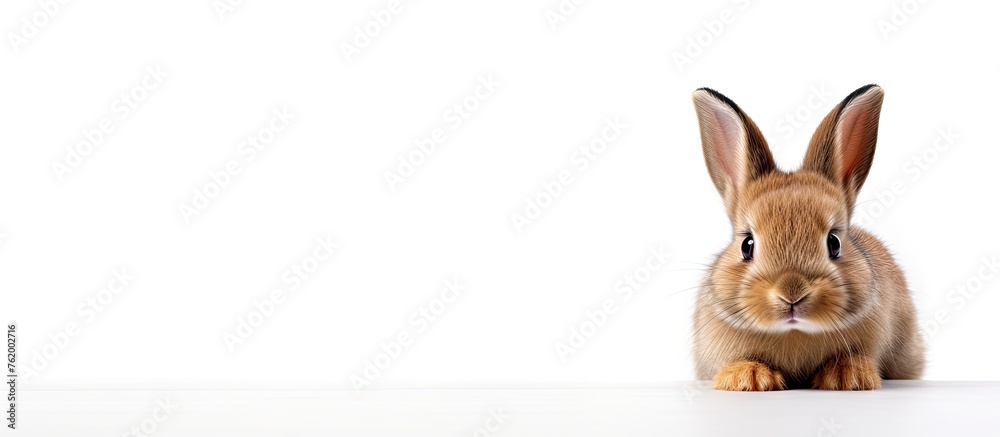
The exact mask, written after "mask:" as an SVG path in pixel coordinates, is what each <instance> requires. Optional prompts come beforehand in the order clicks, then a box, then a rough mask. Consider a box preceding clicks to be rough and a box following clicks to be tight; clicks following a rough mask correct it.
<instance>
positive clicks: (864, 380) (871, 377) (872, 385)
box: [813, 355, 882, 390]
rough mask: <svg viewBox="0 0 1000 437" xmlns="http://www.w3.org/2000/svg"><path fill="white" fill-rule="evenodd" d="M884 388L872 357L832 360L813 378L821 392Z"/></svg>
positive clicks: (848, 357)
mask: <svg viewBox="0 0 1000 437" xmlns="http://www.w3.org/2000/svg"><path fill="white" fill-rule="evenodd" d="M879 387H882V378H881V377H880V376H879V374H878V366H876V365H875V361H873V360H872V359H871V358H870V357H867V356H864V355H848V356H846V357H837V358H834V359H832V360H830V361H829V362H828V363H826V365H825V366H823V369H821V370H820V371H819V373H818V374H816V377H815V378H813V388H817V389H820V390H874V389H877V388H879Z"/></svg>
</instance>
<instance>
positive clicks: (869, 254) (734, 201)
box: [692, 85, 924, 391]
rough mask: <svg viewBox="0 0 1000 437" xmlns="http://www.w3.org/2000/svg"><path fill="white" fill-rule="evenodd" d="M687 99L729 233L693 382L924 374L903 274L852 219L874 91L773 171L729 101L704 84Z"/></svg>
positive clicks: (706, 305) (863, 385) (713, 275)
mask: <svg viewBox="0 0 1000 437" xmlns="http://www.w3.org/2000/svg"><path fill="white" fill-rule="evenodd" d="M692 97H693V100H694V106H695V109H696V112H697V116H698V124H699V126H700V129H701V141H702V149H703V152H704V155H705V164H706V166H707V167H708V173H709V175H710V176H711V179H712V182H713V183H714V184H715V187H716V189H718V191H719V194H720V195H721V196H722V199H723V203H724V205H725V208H726V212H727V213H728V215H729V219H730V221H731V223H732V229H733V234H732V241H731V242H730V243H729V245H728V246H727V247H726V248H725V249H723V250H722V252H721V253H720V254H719V255H718V257H717V258H716V260H715V261H714V263H713V264H712V265H711V266H710V268H709V271H708V274H707V277H706V279H705V281H704V282H703V283H702V285H701V286H700V288H699V290H698V296H697V299H696V308H695V315H694V331H693V332H694V339H693V347H694V358H695V362H696V363H695V364H696V371H697V376H698V379H703V380H704V379H711V380H712V385H713V388H715V389H718V390H736V391H768V390H783V389H787V388H808V387H812V388H815V389H824V390H873V389H877V388H880V387H881V386H882V380H883V379H919V378H920V376H921V374H922V373H923V368H924V357H923V354H924V352H923V350H924V348H923V342H922V339H921V337H920V335H919V333H918V331H917V326H916V314H915V309H914V305H913V301H912V299H911V298H910V294H909V291H908V289H907V285H906V279H905V278H904V277H903V273H902V271H901V270H900V268H899V267H898V266H897V265H896V262H895V261H894V260H893V257H892V254H890V253H889V251H888V250H887V249H886V247H885V246H884V245H883V243H882V242H881V241H879V240H878V238H876V237H874V236H873V235H872V234H870V233H868V232H866V231H865V230H862V229H860V228H858V227H854V226H851V211H852V209H853V207H854V204H855V201H856V200H857V196H858V191H860V190H861V186H862V184H863V183H864V182H865V179H866V178H867V176H868V170H869V168H870V167H871V165H872V159H873V157H874V154H875V142H876V138H877V136H878V121H879V113H880V111H881V108H882V97H883V92H882V88H880V87H878V86H877V85H867V86H864V87H861V88H859V89H858V90H856V91H854V92H853V93H851V94H850V95H849V96H847V98H845V99H844V100H843V101H842V102H840V104H839V105H837V107H836V108H834V109H833V111H831V112H830V114H829V115H827V116H826V118H824V119H823V121H822V122H821V123H820V125H819V127H818V128H817V129H816V132H815V133H814V134H813V136H812V139H811V140H810V141H809V146H808V150H807V151H806V156H805V160H804V161H803V162H802V165H801V168H800V169H799V170H797V171H794V172H786V171H782V170H779V169H778V168H777V167H776V166H775V163H774V158H773V157H772V155H771V151H770V149H769V148H768V145H767V142H766V141H765V140H764V137H763V135H762V134H761V132H760V129H758V128H757V125H755V124H754V122H753V121H752V120H750V118H749V117H748V116H747V115H746V113H744V112H743V110H741V109H740V108H739V107H738V106H736V104H735V103H733V101H732V100H730V99H729V98H727V97H726V96H723V95H722V94H720V93H718V92H716V91H715V90H712V89H709V88H701V89H698V90H696V91H695V92H694V94H693V96H692Z"/></svg>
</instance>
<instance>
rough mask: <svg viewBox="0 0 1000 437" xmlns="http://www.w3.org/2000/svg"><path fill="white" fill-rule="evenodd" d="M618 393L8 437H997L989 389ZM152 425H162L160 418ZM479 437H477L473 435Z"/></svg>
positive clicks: (269, 397) (115, 393) (303, 394)
mask: <svg viewBox="0 0 1000 437" xmlns="http://www.w3.org/2000/svg"><path fill="white" fill-rule="evenodd" d="M706 387H707V384H706V383H677V384H671V385H667V386H662V387H656V388H622V389H531V388H524V389H376V390H369V391H364V392H363V393H361V394H360V395H359V394H358V393H356V392H355V391H353V390H229V391H227V390H174V391H171V390H30V391H25V392H24V393H23V400H22V406H21V411H22V418H21V424H20V426H21V428H20V430H19V431H18V432H19V433H20V434H19V435H25V436H66V435H72V436H75V437H86V436H118V435H122V434H123V433H125V432H128V430H129V428H130V427H132V426H141V425H140V424H141V423H142V422H143V421H144V420H149V418H150V417H152V416H153V414H154V410H155V409H156V405H157V400H163V401H166V402H168V403H169V404H171V405H172V408H173V409H174V411H173V412H172V413H171V414H169V415H167V416H166V417H165V419H164V420H162V421H161V422H159V423H158V424H157V428H156V430H155V434H156V435H157V436H161V437H167V436H239V437H253V436H277V435H280V436H341V435H342V436H390V435H391V436H409V437H417V436H435V437H440V436H467V435H477V434H475V433H476V432H477V429H478V428H480V427H483V426H484V425H486V421H487V420H488V418H489V417H490V416H491V412H496V411H497V409H499V412H500V416H501V417H504V423H502V424H501V425H500V426H499V428H497V426H496V425H494V422H491V423H490V425H492V426H491V427H492V428H493V429H494V430H495V431H494V432H493V433H490V434H489V435H493V436H598V435H600V436H627V437H639V436H668V435H669V436H693V435H709V436H734V435H750V436H758V435H759V436H786V435H787V436H827V437H830V436H838V437H848V436H896V435H899V436H915V435H921V436H922V435H926V436H957V435H975V436H980V435H998V431H997V426H996V418H997V411H1000V383H997V382H927V381H889V382H887V383H886V384H885V387H884V388H882V389H881V390H877V391H872V392H826V391H814V390H793V391H784V392H769V393H732V392H720V391H713V390H709V389H707V388H706ZM161 417H163V415H161ZM478 435H483V434H478Z"/></svg>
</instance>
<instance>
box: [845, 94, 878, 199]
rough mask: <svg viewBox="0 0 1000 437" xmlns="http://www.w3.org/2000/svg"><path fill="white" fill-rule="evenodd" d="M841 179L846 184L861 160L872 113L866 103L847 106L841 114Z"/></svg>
mask: <svg viewBox="0 0 1000 437" xmlns="http://www.w3.org/2000/svg"><path fill="white" fill-rule="evenodd" d="M840 117H841V118H840V140H841V141H840V144H841V150H840V180H841V181H842V182H843V183H844V184H845V185H846V184H847V183H848V178H849V177H850V176H851V174H853V173H854V170H856V169H857V167H858V162H859V161H860V160H861V150H862V149H863V148H864V143H865V132H866V126H864V125H865V124H866V122H867V120H868V119H869V118H870V117H871V114H870V113H869V112H868V110H867V109H866V106H865V105H857V106H854V107H849V108H847V109H846V110H845V111H844V113H843V114H841V116H840Z"/></svg>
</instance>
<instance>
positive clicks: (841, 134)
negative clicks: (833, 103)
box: [802, 85, 883, 206]
mask: <svg viewBox="0 0 1000 437" xmlns="http://www.w3.org/2000/svg"><path fill="white" fill-rule="evenodd" d="M882 95H883V93H882V88H879V87H878V85H866V86H863V87H861V88H858V89H857V90H855V91H854V92H853V93H851V95H849V96H847V98H846V99H844V101H843V102H840V104H839V105H837V107H836V108H834V110H833V111H832V112H830V114H829V115H827V116H826V118H824V119H823V122H821V123H820V124H819V127H818V128H817V129H816V133H815V134H813V137H812V140H810V141H809V150H808V151H807V152H806V159H805V161H803V163H802V169H803V170H810V171H814V172H817V173H820V174H822V175H825V176H826V177H828V178H830V179H831V180H832V181H833V182H835V183H836V184H837V185H840V186H841V187H843V189H844V194H845V195H846V196H847V202H848V204H849V205H851V206H854V201H855V200H857V197H858V192H859V191H861V186H862V185H864V183H865V179H866V178H867V177H868V170H869V169H871V166H872V160H873V159H874V157H875V142H876V140H877V139H878V118H879V112H880V111H881V110H882Z"/></svg>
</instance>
